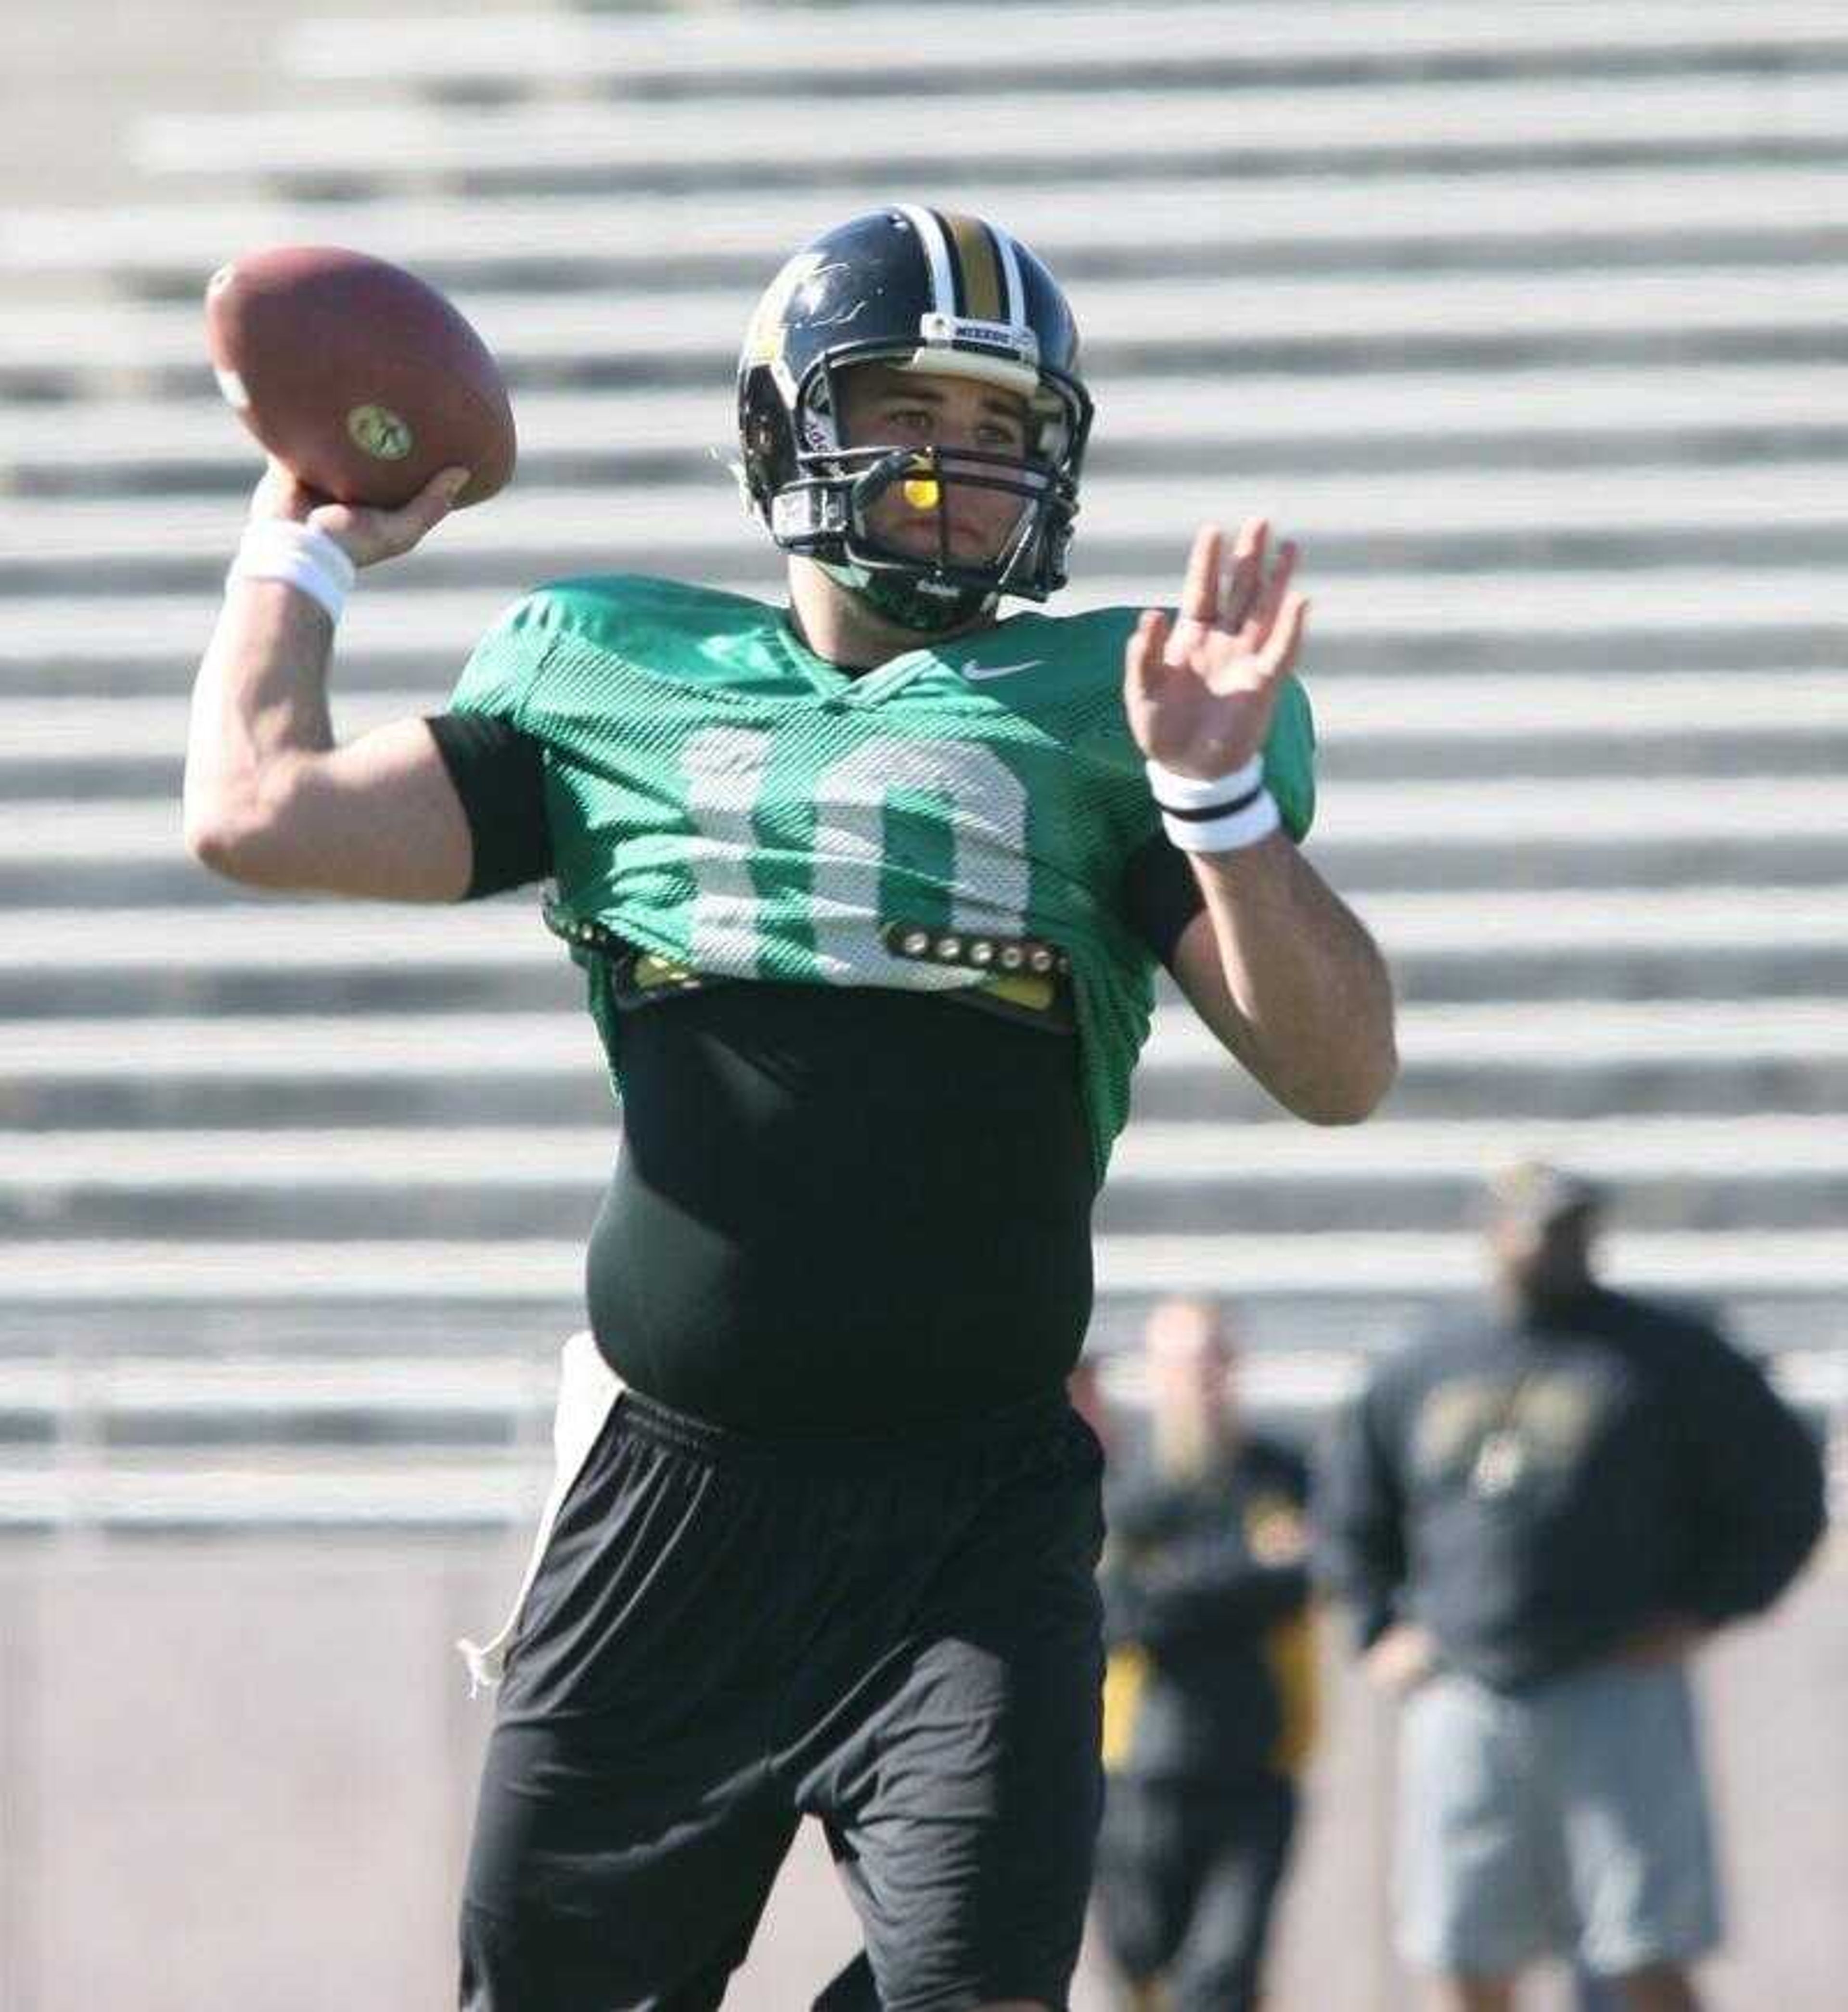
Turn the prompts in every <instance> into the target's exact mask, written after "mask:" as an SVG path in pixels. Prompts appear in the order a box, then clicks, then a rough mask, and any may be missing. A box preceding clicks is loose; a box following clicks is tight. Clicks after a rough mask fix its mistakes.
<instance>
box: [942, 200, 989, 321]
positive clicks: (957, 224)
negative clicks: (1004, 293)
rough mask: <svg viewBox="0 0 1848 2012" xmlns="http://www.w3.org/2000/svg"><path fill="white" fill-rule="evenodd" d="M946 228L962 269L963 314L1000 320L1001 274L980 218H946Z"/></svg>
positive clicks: (981, 319) (984, 319) (976, 317)
mask: <svg viewBox="0 0 1848 2012" xmlns="http://www.w3.org/2000/svg"><path fill="white" fill-rule="evenodd" d="M944 227H945V228H946V229H947V230H948V231H949V234H950V238H951V243H952V244H953V245H954V248H955V251H956V262H957V264H958V266H961V269H962V302H963V306H962V311H963V312H964V313H965V315H968V316H970V317H972V319H974V320H976V321H999V320H1000V319H1001V264H1000V261H999V260H998V259H997V258H996V257H995V255H994V240H993V239H992V238H990V236H989V234H988V227H987V225H986V224H985V223H983V221H982V219H980V218H979V216H945V217H944Z"/></svg>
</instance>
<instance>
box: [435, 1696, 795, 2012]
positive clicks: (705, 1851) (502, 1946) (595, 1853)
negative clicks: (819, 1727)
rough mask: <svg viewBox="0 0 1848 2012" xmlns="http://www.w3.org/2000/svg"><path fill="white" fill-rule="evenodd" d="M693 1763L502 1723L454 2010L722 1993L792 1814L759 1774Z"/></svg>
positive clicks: (684, 2009)
mask: <svg viewBox="0 0 1848 2012" xmlns="http://www.w3.org/2000/svg"><path fill="white" fill-rule="evenodd" d="M681 1759H682V1760H684V1759H685V1757H681ZM700 1773H701V1776H702V1777H703V1778H697V1779H696V1778H695V1777H694V1772H693V1771H690V1769H689V1768H687V1766H685V1765H684V1764H681V1765H676V1757H674V1756H672V1755H665V1756H663V1757H662V1758H661V1762H660V1764H658V1766H656V1767H655V1768H647V1767H645V1766H638V1765H637V1764H635V1763H634V1761H633V1758H632V1757H631V1758H630V1759H629V1760H626V1761H625V1762H623V1764H618V1765H615V1766H612V1765H611V1764H609V1762H608V1760H607V1759H606V1758H605V1756H604V1755H603V1753H601V1752H600V1751H599V1750H598V1746H597V1745H596V1744H595V1743H594V1741H589V1740H587V1739H585V1738H584V1737H583V1735H582V1734H581V1733H580V1734H577V1735H575V1736H574V1735H573V1734H571V1733H569V1732H564V1733H561V1732H558V1731H557V1730H555V1729H551V1728H531V1727H526V1726H519V1725H504V1726H501V1727H500V1728H497V1730H496V1732H495V1733H494V1736H493V1738H492V1739H491V1740H490V1742H489V1746H488V1751H487V1760H486V1764H485V1765H484V1767H483V1771H482V1780H481V1789H480V1799H479V1802H478V1806H477V1810H476V1823H475V1832H474V1836H473V1840H472V1843H471V1848H470V1853H469V1866H468V1872H467V1876H466V1882H465V1885H464V1889H463V1900H462V1996H461V2003H462V2006H463V2007H464V2008H465V2012H605V2008H607V2007H611V2006H615V2005H621V2006H644V2005H648V2006H653V2005H656V2004H658V2005H659V2006H661V2007H663V2008H666V2007H672V2008H674V2012H698V2008H703V2007H707V2006H716V2005H717V2004H719V2002H720V2000H721V1998H722V1995H723V1988H724V1981H725V1978H726V1976H727V1975H730V1971H732V1970H733V1968H734V1967H736V1966H737V1964H739V1963H740V1962H741V1961H742V1960H743V1959H744V1954H745V1953H746V1951H747V1949H748V1948H749V1946H750V1942H751V1935H752V1932H754V1930H755V1927H756V1925H757V1922H758V1918H759V1917H760V1916H761V1915H762V1911H763V1908H764V1904H765V1901H766V1900H767V1899H768V1897H769V1892H770V1889H771V1886H772V1884H773V1883H774V1882H775V1879H776V1873H777V1871H778V1868H780V1865H781V1864H782V1862H783V1857H784V1855H785V1853H787V1850H788V1849H789V1845H790V1839H791V1838H792V1837H793V1835H794V1829H795V1821H796V1819H795V1816H794V1812H793V1811H792V1810H790V1808H789V1807H788V1805H787V1800H785V1799H783V1797H782V1796H779V1795H777V1794H776V1793H773V1792H772V1790H771V1789H770V1788H769V1786H768V1785H767V1784H766V1783H765V1782H764V1780H763V1778H762V1773H761V1771H758V1770H756V1769H754V1768H738V1769H737V1770H736V1771H734V1772H733V1774H731V1775H730V1776H729V1777H728V1776H726V1775H723V1774H718V1775H715V1774H714V1773H712V1771H708V1770H701V1771H700Z"/></svg>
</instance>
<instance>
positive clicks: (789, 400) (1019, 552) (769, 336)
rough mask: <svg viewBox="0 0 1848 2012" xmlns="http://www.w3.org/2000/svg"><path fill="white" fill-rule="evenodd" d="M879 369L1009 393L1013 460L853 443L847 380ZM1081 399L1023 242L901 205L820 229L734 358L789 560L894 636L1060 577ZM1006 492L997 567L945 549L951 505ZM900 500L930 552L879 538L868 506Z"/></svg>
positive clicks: (1053, 295) (1079, 453)
mask: <svg viewBox="0 0 1848 2012" xmlns="http://www.w3.org/2000/svg"><path fill="white" fill-rule="evenodd" d="M872 362H883V363H885V364H887V365H888V366H891V367H893V368H894V369H897V370H901V371H907V370H916V371H921V372H926V373H940V374H944V375H951V376H960V377H965V378H971V379H974V380H976V381H978V382H980V383H990V384H994V385H997V386H998V387H1001V388H1002V389H1003V390H1004V391H1010V392H1012V393H1014V394H1017V395H1018V396H1019V398H1021V399H1022V401H1023V404H1024V409H1025V413H1026V451H1025V454H1024V455H1018V454H997V453H990V452H988V451H979V450H977V449H975V448H968V449H965V448H960V447H956V448H947V449H946V448H938V447H919V446H917V445H915V444H912V445H905V444H900V443H896V442H886V443H883V444H882V443H880V442H878V441H858V440H856V441H851V442H850V441H846V440H844V439H843V437H841V430H840V411H841V375H842V373H843V372H844V371H846V370H848V369H851V368H852V367H853V366H855V365H857V364H862V363H872ZM1090 424H1091V400H1090V394H1089V393H1088V392H1087V391H1086V389H1085V387H1084V384H1083V380H1082V379H1081V378H1080V377H1079V374H1078V330H1077V326H1076V323H1075V322H1074V321H1073V319H1072V310H1071V309H1070V307H1069V306H1068V305H1067V303H1066V300H1065V294H1063V293H1062V292H1061V290H1060V288H1059V286H1058V282H1057V281H1056V280H1054V278H1053V276H1052V275H1051V273H1049V272H1048V271H1047V269H1046V267H1045V266H1044V265H1042V264H1041V263H1040V261H1039V259H1036V258H1035V257H1034V256H1033V253H1032V252H1031V251H1029V250H1028V249H1027V248H1026V246H1025V245H1024V244H1020V243H1019V241H1017V240H1016V239H1015V238H1013V237H1010V236H1009V235H1008V233H1007V232H1006V231H1004V230H1001V229H1000V228H999V227H997V226H996V225H994V224H990V223H984V222H983V220H982V219H980V218H979V217H975V216H960V215H954V214H951V213H948V212H942V211H938V210H934V209H919V208H916V207H914V206H912V205H908V204H897V205H892V206H891V207H890V208H888V209H879V210H873V211H871V212H869V213H868V214H866V215H865V216H856V217H854V218H852V219H851V220H850V221H848V222H847V223H842V224H840V225H837V227H835V228H834V229H833V230H828V231H824V232H823V233H822V235H821V236H820V237H816V238H815V239H813V240H812V241H811V242H810V243H808V244H805V245H804V247H803V248H802V249H801V251H797V253H796V254H795V255H794V257H792V258H790V259H789V260H788V261H787V262H786V263H785V264H784V266H783V269H782V270H781V272H780V273H778V274H777V276H776V278H775V279H774V280H772V282H771V284H770V286H769V289H768V291H766V292H765V294H764V296H763V298H762V301H760V302H759V303H758V309H757V312H756V313H755V315H754V316H753V317H752V319H751V326H750V328H749V330H748V331H747V334H746V336H745V339H744V351H743V353H742V355H741V356H740V359H739V364H738V435H739V442H740V448H741V450H742V465H741V469H740V473H741V476H742V480H743V486H744V490H745V492H746V495H747V500H748V501H749V504H750V506H751V510H752V512H753V514H754V515H756V516H757V518H758V519H759V521H760V522H761V523H762V524H763V525H764V526H765V529H766V530H768V531H769V533H770V536H771V537H772V539H773V540H775V541H776V544H778V545H779V546H780V548H782V549H783V551H786V552H793V553H798V554H800V555H803V556H804V557H805V558H812V559H814V560H815V561H816V562H817V563H818V564H819V565H822V567H823V568H824V569H826V571H827V572H828V573H829V574H830V575H831V576H833V578H834V579H835V580H838V581H839V582H840V583H841V584H842V585H843V586H844V587H847V588H848V589H849V590H850V591H851V592H853V593H854V594H858V595H859V596H861V597H862V598H863V599H865V601H868V602H869V604H870V605H872V606H873V607H874V608H877V609H878V610H879V612H880V613H882V614H883V615H886V616H887V617H888V618H889V619H892V620H894V621H896V622H897V623H900V624H901V626H904V627H906V628H909V629H914V630H919V631H921V632H923V633H932V632H936V631H940V630H946V629H950V628H954V627H956V626H959V625H961V623H965V622H966V621H968V620H969V619H972V617H974V616H976V615H979V614H980V613H983V612H986V611H987V610H988V609H990V608H993V607H994V605H995V603H996V601H997V600H998V599H999V598H1000V597H1001V595H1002V594H1015V595H1019V596H1020V597H1022V598H1024V599H1026V600H1029V601H1044V599H1045V598H1047V595H1048V594H1051V593H1052V592H1053V591H1054V589H1055V588H1058V587H1062V586H1063V585H1064V584H1065V553H1066V548H1067V547H1068V545H1069V544H1070V542H1071V537H1072V519H1074V518H1075V517H1076V515H1077V513H1078V482H1079V469H1080V467H1081V466H1082V463H1083V458H1084V449H1085V442H1086V439H1087V438H1088V437H1089V435H1090ZM959 487H960V488H962V489H965V490H976V491H988V492H991V493H992V492H1000V493H1001V494H1004V495H1008V496H1011V497H1012V498H1015V499H1016V500H1017V502H1018V505H1019V514H1018V515H1017V516H1016V517H1015V518H1014V519H1012V520H1011V526H1010V528H1008V530H1007V531H1006V533H1005V535H1004V537H1002V539H1001V543H1000V547H999V549H998V550H997V551H996V552H995V553H994V555H993V556H992V557H979V558H971V557H969V556H968V555H958V554H956V553H954V552H953V551H952V549H951V530H950V525H951V510H950V508H949V499H950V498H951V496H952V495H954V494H955V493H956V492H957V491H958V488H959ZM894 490H896V491H898V493H899V494H900V495H901V497H902V498H904V502H905V505H906V507H907V508H908V509H909V510H910V511H912V512H915V513H917V514H919V515H920V516H921V517H922V519H923V520H924V521H925V522H926V523H933V524H934V526H935V527H936V550H935V551H934V552H931V551H927V550H921V549H920V548H919V547H918V546H917V545H915V544H914V546H913V548H912V549H905V548H903V547H901V546H900V545H898V544H895V543H894V542H893V541H892V540H890V538H889V537H880V536H879V533H878V531H877V530H876V529H875V527H874V523H873V519H874V515H875V511H876V506H877V505H879V502H880V501H881V500H882V499H883V498H886V497H887V496H889V495H890V494H892V493H893V491H894Z"/></svg>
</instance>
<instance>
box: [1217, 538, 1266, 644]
mask: <svg viewBox="0 0 1848 2012" xmlns="http://www.w3.org/2000/svg"><path fill="white" fill-rule="evenodd" d="M1270 529H1271V527H1270V523H1269V521H1268V519H1265V518H1263V517H1247V519H1245V521H1244V522H1243V523H1242V524H1241V525H1240V526H1239V533H1238V537H1236V539H1235V540H1233V548H1232V566H1231V570H1230V571H1229V573H1228V575H1227V576H1226V581H1225V626H1226V627H1227V628H1228V629H1242V628H1243V626H1245V623H1246V620H1247V618H1248V617H1249V615H1250V612H1251V608H1252V605H1253V604H1254V602H1255V601H1256V600H1257V598H1258V588H1259V587H1260V586H1261V584H1262V583H1263V580H1264V548H1265V540H1267V539H1268V537H1269V536H1270Z"/></svg>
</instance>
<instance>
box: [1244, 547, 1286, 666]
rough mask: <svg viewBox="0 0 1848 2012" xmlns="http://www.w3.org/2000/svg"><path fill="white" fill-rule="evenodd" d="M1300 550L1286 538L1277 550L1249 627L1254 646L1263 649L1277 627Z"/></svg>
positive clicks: (1251, 615)
mask: <svg viewBox="0 0 1848 2012" xmlns="http://www.w3.org/2000/svg"><path fill="white" fill-rule="evenodd" d="M1298 551H1299V548H1298V547H1297V543H1296V541H1295V540H1294V539H1293V538H1286V539H1285V540H1283V544H1280V545H1279V547H1278V548H1277V563H1276V564H1275V565H1274V566H1273V567H1272V569H1271V576H1270V578H1269V579H1268V580H1266V581H1265V585H1264V591H1263V592H1262V593H1261V594H1259V596H1258V602H1257V605H1256V606H1255V607H1254V608H1253V609H1252V611H1251V614H1250V621H1249V625H1248V626H1250V629H1251V630H1252V631H1253V640H1254V644H1256V645H1257V646H1258V647H1260V648H1261V647H1263V646H1264V644H1265V642H1266V640H1268V637H1269V635H1270V633H1271V630H1272V629H1273V628H1274V627H1275V625H1276V620H1277V614H1278V611H1279V609H1280V608H1282V607H1283V601H1284V597H1285V596H1286V594H1288V593H1289V591H1290V580H1291V577H1292V576H1293V574H1294V573H1295V572H1296V562H1297V557H1298Z"/></svg>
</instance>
